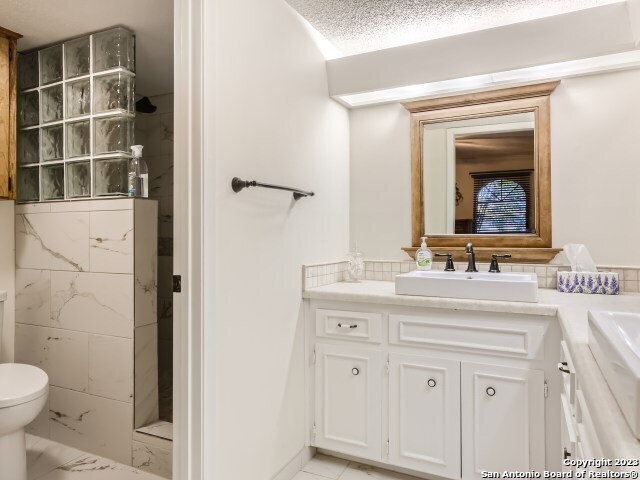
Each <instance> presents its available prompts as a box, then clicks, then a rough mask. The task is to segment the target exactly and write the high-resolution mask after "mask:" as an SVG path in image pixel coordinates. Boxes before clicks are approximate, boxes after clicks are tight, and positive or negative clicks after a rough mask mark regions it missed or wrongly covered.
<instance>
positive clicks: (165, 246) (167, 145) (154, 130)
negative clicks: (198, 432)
mask: <svg viewBox="0 0 640 480" xmlns="http://www.w3.org/2000/svg"><path fill="white" fill-rule="evenodd" d="M150 100H151V103H153V104H154V105H155V106H156V107H158V109H157V110H156V111H155V112H154V113H152V114H144V113H139V114H137V116H136V132H135V133H136V142H138V143H140V144H141V145H144V147H145V148H144V150H143V156H144V158H145V160H146V162H147V165H148V166H149V180H150V188H149V197H150V198H154V199H156V200H158V239H157V242H158V309H157V311H158V319H157V322H158V332H157V337H158V375H159V389H160V417H161V418H162V419H163V420H166V421H169V422H170V421H172V418H173V412H172V388H173V382H172V378H173V292H172V283H171V282H172V277H173V94H168V95H159V96H156V97H151V98H150Z"/></svg>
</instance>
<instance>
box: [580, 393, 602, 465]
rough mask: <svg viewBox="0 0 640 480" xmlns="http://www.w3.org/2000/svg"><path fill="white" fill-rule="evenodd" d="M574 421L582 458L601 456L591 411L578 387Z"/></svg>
mask: <svg viewBox="0 0 640 480" xmlns="http://www.w3.org/2000/svg"><path fill="white" fill-rule="evenodd" d="M576 422H577V434H578V444H579V445H580V447H581V449H582V453H583V455H584V458H600V457H602V447H601V446H600V441H599V440H598V434H597V433H596V429H595V426H594V425H593V420H592V418H591V413H590V412H589V408H588V407H587V402H586V400H585V398H584V394H583V393H582V392H581V391H580V390H579V389H578V390H576Z"/></svg>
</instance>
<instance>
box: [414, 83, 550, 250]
mask: <svg viewBox="0 0 640 480" xmlns="http://www.w3.org/2000/svg"><path fill="white" fill-rule="evenodd" d="M559 83H560V82H550V83H544V84H536V85H529V86H526V87H515V88H507V89H503V90H497V91H496V90H493V91H489V92H480V93H473V94H465V95H456V96H452V97H446V98H440V99H432V100H420V101H416V102H407V103H405V104H403V105H404V106H405V108H407V109H408V110H409V111H411V112H412V113H411V186H412V188H411V193H412V194H411V218H412V222H411V241H412V247H414V248H416V247H419V246H420V239H421V237H423V236H425V235H427V236H428V237H429V246H430V247H432V248H433V247H436V248H439V247H441V248H443V249H445V250H446V249H451V248H456V247H458V248H460V247H464V246H465V245H466V244H467V243H470V242H471V243H473V244H474V245H475V246H477V247H486V248H493V249H494V250H495V249H497V248H502V249H505V251H506V250H513V249H520V250H519V251H518V256H519V258H520V259H521V260H527V261H539V260H540V259H542V258H547V257H549V256H550V258H548V259H547V261H548V260H550V259H551V258H553V256H555V254H552V253H551V252H550V251H547V250H548V249H550V247H551V243H552V236H551V141H550V94H551V92H553V91H554V90H555V88H556V87H557V86H558V84H559ZM463 102H467V103H466V104H463ZM436 107H437V108H436ZM417 108H424V110H417ZM525 112H532V113H533V114H534V115H535V123H536V128H535V141H534V145H535V147H534V148H535V152H534V157H535V158H534V166H535V169H534V178H533V181H532V184H533V185H534V189H533V193H534V197H533V204H534V212H535V219H534V226H535V233H534V234H510V235H428V234H425V208H424V191H423V190H424V182H423V179H424V178H423V172H424V165H423V152H422V146H423V131H424V128H423V127H424V125H425V124H429V123H440V122H444V121H451V120H465V119H471V118H481V117H486V116H490V115H506V114H515V113H525ZM522 249H533V250H532V251H531V252H530V255H529V256H528V257H527V256H526V255H525V253H526V252H524V251H523V250H522ZM540 249H545V251H542V250H540ZM410 250H411V249H405V251H410ZM551 250H554V249H551ZM494 253H495V251H494ZM556 253H557V252H556Z"/></svg>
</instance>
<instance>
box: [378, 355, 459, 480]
mask: <svg viewBox="0 0 640 480" xmlns="http://www.w3.org/2000/svg"><path fill="white" fill-rule="evenodd" d="M389 367H390V368H389V437H390V438H389V463H391V464H393V465H398V466H401V467H406V468H411V469H413V470H418V471H420V472H425V473H432V474H435V475H439V476H442V477H448V478H460V363H459V362H456V361H452V360H441V359H434V358H428V357H423V356H415V355H396V354H392V355H390V356H389Z"/></svg>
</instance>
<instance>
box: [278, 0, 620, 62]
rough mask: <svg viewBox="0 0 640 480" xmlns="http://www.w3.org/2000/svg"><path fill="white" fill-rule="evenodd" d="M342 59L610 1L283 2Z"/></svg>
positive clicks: (302, 0)
mask: <svg viewBox="0 0 640 480" xmlns="http://www.w3.org/2000/svg"><path fill="white" fill-rule="evenodd" d="M287 1H288V3H289V4H290V5H291V6H292V7H293V8H294V9H295V10H296V11H297V12H298V13H299V14H300V15H302V17H304V18H305V19H306V20H307V21H308V22H309V23H311V25H313V27H314V28H315V29H316V30H317V31H318V32H320V34H322V35H323V36H324V37H325V38H326V39H327V40H328V41H329V42H330V43H332V44H333V45H334V46H335V47H336V48H337V49H338V50H339V51H340V52H342V54H343V55H356V54H360V53H366V52H372V51H376V50H382V49H386V48H391V47H397V46H400V45H408V44H412V43H418V42H424V41H427V40H432V39H436V38H443V37H449V36H453V35H459V34H463V33H468V32H474V31H478V30H485V29H489V28H494V27H499V26H504V25H510V24H514V23H519V22H524V21H528V20H534V19H539V18H545V17H550V16H555V15H560V14H564V13H568V12H574V11H578V10H584V9H588V8H592V7H596V6H599V5H605V4H610V3H616V0H572V1H570V2H558V1H557V0H425V1H420V2H416V1H413V0H364V1H363V0H287Z"/></svg>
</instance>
